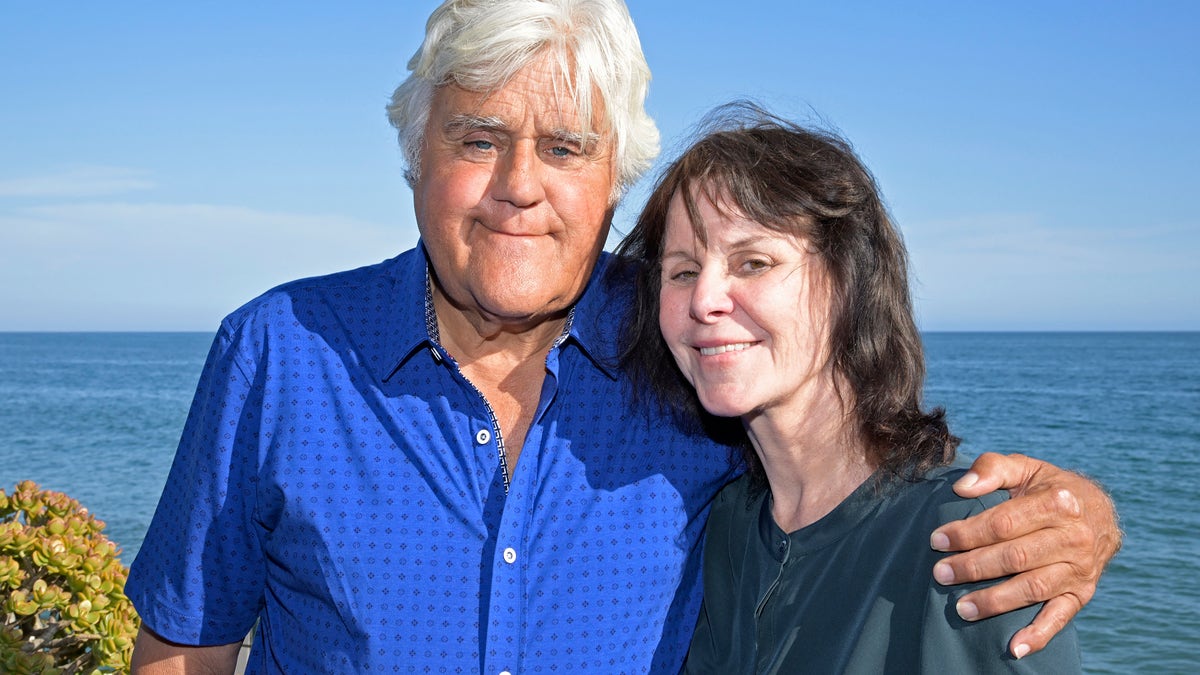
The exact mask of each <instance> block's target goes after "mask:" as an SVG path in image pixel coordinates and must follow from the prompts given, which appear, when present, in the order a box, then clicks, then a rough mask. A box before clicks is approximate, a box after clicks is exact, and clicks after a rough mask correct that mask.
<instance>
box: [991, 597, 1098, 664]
mask: <svg viewBox="0 0 1200 675" xmlns="http://www.w3.org/2000/svg"><path fill="white" fill-rule="evenodd" d="M1082 607H1083V603H1082V602H1079V600H1078V599H1077V598H1075V597H1073V596H1069V595H1062V596H1059V597H1057V598H1054V599H1052V600H1050V601H1048V602H1047V603H1046V604H1045V605H1043V606H1042V611H1040V612H1038V615H1037V616H1036V617H1035V618H1034V619H1033V623H1031V624H1029V625H1028V626H1026V627H1024V628H1022V629H1021V630H1019V631H1017V633H1016V635H1013V637H1012V640H1009V642H1008V650H1009V651H1010V652H1012V655H1013V656H1015V657H1017V658H1018V659H1019V658H1021V657H1023V656H1027V655H1029V654H1032V653H1034V652H1037V651H1041V650H1042V649H1044V648H1045V647H1046V645H1047V644H1049V643H1050V638H1052V637H1054V636H1055V635H1057V634H1058V632H1059V631H1060V630H1062V629H1063V628H1064V627H1066V625H1067V622H1068V621H1070V620H1071V619H1072V618H1074V616H1075V615H1076V614H1078V613H1079V610H1080V608H1082Z"/></svg>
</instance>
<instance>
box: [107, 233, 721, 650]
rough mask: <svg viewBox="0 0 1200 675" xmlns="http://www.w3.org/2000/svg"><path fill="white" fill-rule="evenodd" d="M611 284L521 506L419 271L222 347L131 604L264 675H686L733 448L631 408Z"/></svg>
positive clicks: (547, 406) (525, 460) (530, 443)
mask: <svg viewBox="0 0 1200 675" xmlns="http://www.w3.org/2000/svg"><path fill="white" fill-rule="evenodd" d="M606 262H607V261H606V260H602V261H601V263H600V264H599V265H598V266H597V270H596V272H595V273H594V274H593V278H592V280H591V282H590V283H589V286H588V289H587V291H586V292H585V294H584V296H583V297H582V298H581V299H580V301H579V302H578V303H577V305H576V307H575V310H574V316H573V320H572V322H571V323H570V326H569V332H568V334H567V335H566V336H565V337H564V339H562V340H561V341H560V342H559V344H558V345H557V346H555V347H554V348H553V349H552V350H551V352H550V354H549V356H548V358H547V360H546V378H545V382H544V384H543V386H542V392H541V399H540V401H539V404H538V408H537V412H536V415H535V417H534V419H533V423H532V426H531V427H530V429H529V432H528V434H527V436H526V439H525V445H524V446H523V448H522V451H521V454H520V461H519V462H518V463H517V465H516V467H514V470H513V473H512V476H511V484H510V485H509V486H508V491H507V493H506V491H505V480H504V472H503V470H502V468H501V465H500V461H499V457H500V450H501V449H500V448H499V447H498V445H497V443H498V437H499V434H498V430H497V429H496V428H495V423H494V420H493V419H492V416H491V414H490V411H489V408H488V405H487V402H486V401H485V400H484V399H483V397H482V396H481V395H480V394H479V392H478V390H476V389H475V387H473V386H472V385H471V383H470V382H468V381H467V380H466V379H465V378H464V377H463V375H462V374H461V373H460V372H459V370H458V368H457V366H456V364H455V362H454V360H453V359H452V358H451V357H450V356H449V355H448V354H446V352H445V351H444V350H442V348H441V347H440V346H439V345H438V344H437V342H436V340H435V339H433V338H431V337H430V333H429V331H428V330H427V324H426V316H425V312H426V309H427V304H426V302H425V300H424V298H425V289H426V261H425V256H424V250H423V249H422V248H421V247H420V246H418V248H417V249H414V250H412V251H409V252H407V253H404V254H402V255H400V256H398V257H397V258H395V259H392V260H389V261H385V262H383V263H381V264H379V265H375V266H371V267H365V268H361V269H358V270H353V271H349V272H344V273H340V274H335V275H332V276H327V277H321V278H316V279H308V280H302V281H298V282H293V283H290V284H287V285H284V286H281V287H279V288H277V289H274V290H272V291H270V292H268V293H266V294H265V295H263V296H262V297H260V298H258V299H256V300H254V301H252V302H251V303H249V304H248V305H247V306H245V307H243V308H241V309H240V310H238V311H237V312H235V313H233V314H232V315H231V316H229V317H228V318H227V319H226V320H225V321H224V322H222V324H221V328H220V331H219V332H218V334H217V337H216V339H215V341H214V344H213V347H212V350H211V353H210V355H209V358H208V363H207V365H206V366H205V369H204V373H203V376H202V378H201V381H200V385H199V388H198V391H197V393H196V398H195V401H194V402H193V404H192V410H191V413H190V415H189V417H188V421H187V424H186V426H185V428H184V432H183V437H182V439H181V441H180V445H179V450H178V452H177V455H176V458H175V463H174V465H173V467H172V469H171V474H170V477H169V479H168V482H167V486H166V489H165V491H164V493H163V498H162V501H161V503H160V504H159V507H158V510H157V512H156V514H155V516H154V520H153V523H152V524H151V526H150V529H149V532H148V533H147V536H146V540H145V543H144V544H143V546H142V549H141V552H140V554H139V555H138V557H137V559H136V560H135V561H134V564H133V569H132V572H131V574H130V579H129V583H128V585H127V587H126V591H127V593H128V594H129V596H130V598H131V599H132V600H133V601H134V604H135V605H136V607H137V609H138V612H139V613H140V614H141V616H142V618H143V620H144V621H145V623H146V625H147V626H148V627H150V628H151V629H152V630H153V631H154V632H156V633H158V634H159V635H161V636H162V637H164V638H166V639H167V640H170V641H173V642H178V643H182V644H191V645H211V644H223V643H229V642H234V641H237V640H240V639H241V638H242V636H243V635H245V634H246V632H247V631H248V630H249V629H250V628H251V626H253V625H254V622H255V620H256V619H257V620H258V621H259V627H258V633H257V635H256V637H255V644H254V647H253V649H252V652H251V657H250V667H249V669H250V672H286V673H318V672H327V673H344V672H389V673H390V672H412V671H417V672H426V671H428V672H447V673H474V672H483V673H501V672H503V671H508V672H511V673H524V672H564V671H567V670H572V671H574V670H578V671H582V670H584V669H589V670H591V671H592V672H647V671H651V672H675V671H677V670H678V668H679V667H680V665H681V663H682V661H683V657H684V654H685V652H686V649H687V645H688V641H689V639H690V636H691V632H692V630H693V628H694V626H695V618H696V614H697V611H698V608H699V601H700V583H699V582H700V579H699V572H700V545H701V535H702V532H703V528H704V520H705V518H706V515H707V510H708V505H709V503H710V502H711V500H712V498H713V496H714V494H715V493H716V492H717V490H718V489H719V488H720V487H721V486H722V485H723V484H724V483H726V482H727V481H728V480H729V479H730V478H731V477H732V474H733V472H734V470H733V469H732V468H731V460H730V451H729V449H728V448H725V447H723V446H719V445H716V444H714V443H713V442H712V441H710V440H708V439H706V438H703V437H699V436H695V435H691V436H689V435H686V434H684V433H681V431H680V430H679V429H677V428H676V427H675V426H674V425H673V424H672V423H671V421H670V419H669V417H667V416H664V415H662V414H661V413H658V412H652V411H650V410H647V409H646V408H644V407H641V406H633V405H631V403H630V390H629V383H628V381H627V380H626V379H625V378H624V377H623V376H622V375H621V373H620V372H619V371H618V370H616V369H615V368H614V366H613V363H614V361H615V350H616V333H615V331H616V330H617V326H616V325H615V324H616V323H617V321H616V319H615V317H619V316H620V315H621V311H622V305H621V303H622V302H623V301H624V300H625V298H624V297H623V296H624V294H625V293H627V291H616V290H613V289H610V288H608V287H607V286H606V285H605V284H604V283H602V280H601V278H600V277H601V275H602V268H603V267H604V265H605V263H606Z"/></svg>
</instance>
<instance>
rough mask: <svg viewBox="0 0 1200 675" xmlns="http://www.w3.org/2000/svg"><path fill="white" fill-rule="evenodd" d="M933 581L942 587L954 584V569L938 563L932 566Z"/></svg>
mask: <svg viewBox="0 0 1200 675" xmlns="http://www.w3.org/2000/svg"><path fill="white" fill-rule="evenodd" d="M933 579H934V581H936V582H938V583H939V584H941V585H943V586H945V585H946V584H952V583H954V568H953V567H951V566H949V565H947V564H946V563H938V564H936V565H934V566H933Z"/></svg>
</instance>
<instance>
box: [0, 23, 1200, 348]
mask: <svg viewBox="0 0 1200 675" xmlns="http://www.w3.org/2000/svg"><path fill="white" fill-rule="evenodd" d="M435 5H436V3H435V2H419V1H409V0H406V1H404V2H399V1H392V2H357V3H336V4H335V3H302V2H301V3H297V2H293V3H240V2H239V3H233V2H214V3H166V2H161V1H160V2H153V3H150V2H147V3H135V2H120V1H116V2H112V3H72V4H70V5H63V4H61V3H32V2H20V3H4V4H3V5H0V330H201V331H208V330H213V329H214V328H215V326H216V324H217V322H218V321H220V319H221V317H222V316H223V315H224V314H226V313H228V312H229V311H231V310H232V309H234V308H235V307H237V306H238V305H240V304H242V303H243V302H245V301H246V300H249V299H250V298H252V297H253V296H255V295H257V294H258V293H260V292H262V291H263V290H265V289H267V288H269V287H271V286H273V285H275V284H278V283H281V282H283V281H286V280H289V279H292V278H297V277H302V276H310V275H314V274H322V273H326V272H332V271H336V270H339V269H344V268H348V267H353V266H358V265H362V264H367V263H372V262H376V261H378V260H381V259H384V258H387V257H391V256H392V255H394V254H396V253H398V252H400V251H402V250H404V249H407V248H409V247H411V246H412V245H413V244H414V243H415V241H416V229H415V225H414V222H413V217H412V203H411V197H410V192H409V190H408V188H407V187H406V186H405V185H404V182H403V180H402V178H401V171H402V168H403V166H402V161H401V157H400V153H399V150H398V148H397V146H396V143H395V138H394V134H393V131H392V129H391V128H390V127H389V126H388V124H387V120H386V119H385V116H384V111H383V108H384V105H385V103H386V101H387V99H388V97H389V95H390V94H391V90H392V89H393V88H394V86H395V85H396V84H397V83H399V82H400V80H401V79H403V77H404V75H405V70H404V64H405V63H406V62H407V60H408V57H409V56H410V55H411V54H412V52H413V51H414V50H415V49H416V47H417V45H418V44H419V43H420V40H421V38H422V33H423V28H424V22H425V18H426V16H427V15H428V13H429V12H430V11H431V10H432V8H433V7H434V6H435ZM834 5H835V3H815V2H814V3H805V2H794V1H792V0H787V1H783V0H781V1H778V2H754V1H752V0H746V1H743V2H702V1H692V2H688V3H673V2H661V1H659V0H631V2H630V3H629V6H630V11H631V13H632V14H633V17H634V21H635V22H636V23H637V25H638V28H639V32H640V34H641V37H642V44H643V47H644V49H645V51H646V55H647V59H648V60H649V62H650V66H651V68H652V70H653V72H654V81H653V83H652V85H651V93H650V99H649V104H648V105H649V108H650V110H651V112H652V114H653V115H654V117H655V118H656V120H657V121H658V123H659V127H660V129H661V131H662V133H663V140H664V143H663V147H664V156H670V155H671V153H672V150H673V149H675V148H677V146H678V143H679V142H680V139H682V138H685V135H686V133H687V131H688V130H689V128H691V126H692V125H693V124H694V123H695V122H696V121H697V120H698V119H699V118H700V117H701V116H702V115H703V114H704V112H706V111H707V110H708V109H710V108H711V107H712V106H714V105H716V104H718V103H721V102H724V101H726V100H729V99H731V98H735V97H753V98H755V99H757V100H759V101H761V102H763V103H766V104H767V105H768V106H769V107H771V108H772V109H774V110H775V111H777V112H780V113H783V114H785V115H788V116H792V117H799V118H805V119H819V120H824V121H825V122H826V123H828V124H832V125H833V126H835V127H836V128H838V129H840V130H841V131H842V133H844V134H845V135H846V136H848V137H849V138H850V139H851V141H852V142H853V143H854V144H855V146H856V147H857V148H858V150H859V152H860V154H861V155H862V156H863V158H864V159H865V160H866V161H867V163H868V164H869V165H870V166H871V167H872V169H873V170H874V171H875V173H876V175H877V177H878V178H879V180H880V182H881V184H882V187H883V189H884V192H885V195H886V196H887V198H888V202H889V204H890V206H891V208H892V211H893V214H894V215H895V216H896V218H897V220H898V222H899V223H900V225H901V227H902V229H903V230H904V232H905V236H906V239H907V242H908V245H909V250H910V253H911V255H912V258H913V265H914V270H913V271H914V277H915V279H914V282H915V285H914V295H915V297H916V299H917V305H918V311H919V320H920V323H921V325H922V327H923V328H925V329H928V330H1200V262H1198V258H1200V216H1198V215H1197V214H1196V210H1195V208H1193V205H1192V204H1191V202H1192V201H1193V200H1194V199H1195V198H1196V196H1197V195H1198V194H1200V169H1197V168H1196V167H1197V159H1196V158H1197V157H1198V156H1200V131H1198V126H1200V41H1198V40H1196V37H1195V33H1196V30H1197V27H1200V3H1192V2H1182V1H1181V2H1169V1H1157V2H1146V3H1134V2H1054V1H1050V2H1007V3H987V4H986V5H984V4H983V3H959V2H945V3H899V2H897V3H855V2H847V3H836V6H834ZM644 196H645V190H644V186H643V187H639V188H638V189H635V190H634V191H632V192H631V193H630V194H629V195H628V196H627V198H626V200H625V202H624V204H623V205H622V208H621V209H620V210H619V211H618V213H617V217H616V221H615V227H616V228H617V229H618V230H621V229H624V228H625V227H627V226H628V224H629V223H630V222H631V221H632V219H633V217H634V215H635V214H636V212H637V207H638V206H640V203H641V201H642V199H643V198H644Z"/></svg>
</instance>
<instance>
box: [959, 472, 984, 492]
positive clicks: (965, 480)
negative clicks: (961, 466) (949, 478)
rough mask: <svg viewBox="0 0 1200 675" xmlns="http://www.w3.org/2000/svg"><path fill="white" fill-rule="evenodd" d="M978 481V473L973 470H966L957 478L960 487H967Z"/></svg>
mask: <svg viewBox="0 0 1200 675" xmlns="http://www.w3.org/2000/svg"><path fill="white" fill-rule="evenodd" d="M978 482H979V474H977V473H975V472H974V471H968V472H966V473H964V474H963V477H962V478H959V479H958V483H957V486H958V487H960V488H969V487H971V486H972V485H974V484H976V483H978Z"/></svg>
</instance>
